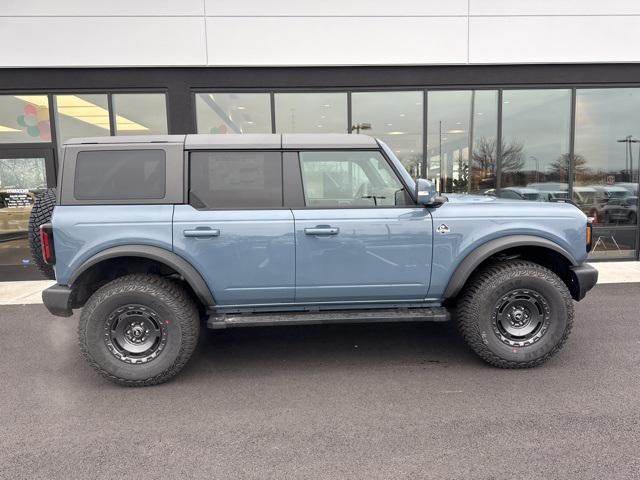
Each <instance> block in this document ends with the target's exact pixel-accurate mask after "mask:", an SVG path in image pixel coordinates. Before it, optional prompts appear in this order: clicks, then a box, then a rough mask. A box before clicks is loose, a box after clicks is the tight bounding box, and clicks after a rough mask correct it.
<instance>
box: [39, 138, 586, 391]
mask: <svg viewBox="0 0 640 480" xmlns="http://www.w3.org/2000/svg"><path fill="white" fill-rule="evenodd" d="M31 239H32V243H33V245H34V251H35V252H34V253H35V257H36V262H37V263H38V264H39V265H40V266H41V267H42V270H43V272H44V273H45V274H47V275H49V276H53V275H55V279H56V280H57V284H55V285H54V286H52V287H50V288H48V289H47V290H45V291H44V292H43V300H44V303H45V305H46V307H47V308H48V309H49V311H50V312H51V313H53V314H54V315H60V316H70V315H72V312H73V309H77V308H82V314H81V316H80V321H79V328H78V334H79V342H80V348H81V350H82V352H83V354H84V356H85V357H86V359H87V360H88V362H89V363H90V364H91V365H92V366H93V367H94V368H95V369H96V370H97V371H98V372H99V373H100V374H102V375H104V376H105V377H106V378H108V379H110V380H112V381H114V382H117V383H120V384H123V385H130V386H136V385H152V384H157V383H161V382H164V381H166V380H167V379H169V378H171V377H172V376H174V375H175V374H176V373H178V372H179V371H180V370H181V369H182V368H183V367H184V365H185V364H186V362H187V361H188V360H189V357H190V356H191V354H192V353H193V350H194V348H195V346H196V343H197V339H198V333H199V330H200V326H201V323H203V324H205V325H206V326H207V327H209V328H229V327H243V326H255V325H291V324H314V323H333V322H394V321H424V320H432V321H445V320H448V319H449V318H450V316H451V318H452V319H454V320H455V322H457V325H458V326H459V330H460V332H461V334H462V336H463V337H464V339H465V340H466V342H467V343H468V344H469V346H470V347H471V348H472V349H473V350H474V351H475V352H476V353H477V354H478V355H479V356H480V357H481V358H482V359H484V360H485V361H486V362H488V363H489V364H491V365H494V366H497V367H504V368H522V367H533V366H536V365H539V364H541V363H543V362H544V361H545V360H547V359H548V358H550V357H551V356H553V355H554V354H555V353H556V352H558V350H560V348H561V347H562V346H563V344H564V343H565V341H566V340H567V336H568V335H569V332H570V331H571V327H572V324H573V319H574V307H573V301H574V300H576V301H578V300H581V299H582V298H583V297H584V296H585V294H586V292H587V291H588V290H590V289H591V288H592V287H593V286H594V285H595V283H596V280H597V271H596V270H595V269H594V268H593V267H591V266H589V265H586V264H584V262H585V259H586V258H587V252H588V251H589V249H590V246H591V225H590V223H589V221H588V219H587V217H586V216H585V215H584V214H583V213H582V212H581V211H580V210H579V209H578V208H576V207H575V206H574V205H572V204H571V203H570V202H544V203H543V202H526V201H522V200H510V199H501V198H496V197H495V196H472V195H448V196H447V197H444V196H440V195H438V193H437V192H436V191H435V189H434V185H433V184H432V183H431V182H429V181H427V180H424V179H419V180H417V181H414V180H413V179H412V178H411V176H410V175H409V174H408V173H407V171H406V170H405V169H404V168H403V166H402V164H401V163H400V161H399V160H398V159H397V158H396V156H395V155H394V154H393V152H392V151H391V150H390V149H389V148H388V147H387V146H386V145H385V144H384V143H383V142H381V141H378V140H375V139H374V138H371V137H368V136H364V135H347V134H344V135H342V134H335V135H311V134H309V135H305V134H283V135H276V134H274V135H168V136H158V137H107V138H85V139H76V140H71V141H68V142H66V144H65V146H64V147H63V155H62V162H61V168H60V172H59V179H58V187H57V189H55V190H50V191H48V192H46V193H45V194H44V195H42V196H41V197H39V198H38V199H37V201H36V205H35V206H34V209H33V212H32V216H31Z"/></svg>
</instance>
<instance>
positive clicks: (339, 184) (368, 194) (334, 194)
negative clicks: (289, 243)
mask: <svg viewBox="0 0 640 480" xmlns="http://www.w3.org/2000/svg"><path fill="white" fill-rule="evenodd" d="M299 157H300V158H299V167H300V177H299V178H301V179H302V186H303V196H304V207H302V208H294V210H293V215H294V218H295V228H296V302H299V303H323V302H327V303H335V302H393V301H422V300H424V298H425V297H426V295H427V289H428V287H429V279H430V268H431V249H432V220H431V215H430V213H429V211H428V210H427V209H426V208H423V207H419V206H417V205H416V204H415V203H414V201H413V200H412V198H411V196H410V195H409V194H408V192H407V190H406V186H405V185H404V184H403V183H402V181H401V180H400V178H399V176H398V175H397V174H396V172H395V171H394V169H393V168H392V167H391V164H390V163H389V162H388V160H387V159H386V158H385V157H384V156H383V155H382V154H381V152H379V151H365V150H343V151H328V150H325V151H301V152H300V153H299Z"/></svg>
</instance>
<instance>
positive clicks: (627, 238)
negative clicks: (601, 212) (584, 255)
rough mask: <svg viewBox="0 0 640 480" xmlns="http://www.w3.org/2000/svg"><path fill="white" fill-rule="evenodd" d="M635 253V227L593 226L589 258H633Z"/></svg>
mask: <svg viewBox="0 0 640 480" xmlns="http://www.w3.org/2000/svg"><path fill="white" fill-rule="evenodd" d="M635 254H636V229H635V228H631V229H629V228H624V229H620V228H594V229H593V247H592V249H591V252H589V258H590V259H607V258H634V257H635Z"/></svg>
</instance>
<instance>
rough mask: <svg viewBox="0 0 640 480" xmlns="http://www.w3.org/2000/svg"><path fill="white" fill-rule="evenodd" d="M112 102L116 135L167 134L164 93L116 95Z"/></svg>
mask: <svg viewBox="0 0 640 480" xmlns="http://www.w3.org/2000/svg"><path fill="white" fill-rule="evenodd" d="M111 102H112V105H113V115H114V117H115V119H114V120H115V121H114V123H115V127H116V131H115V135H164V134H166V133H167V102H166V98H165V94H164V93H115V94H113V96H112V98H111Z"/></svg>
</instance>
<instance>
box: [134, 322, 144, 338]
mask: <svg viewBox="0 0 640 480" xmlns="http://www.w3.org/2000/svg"><path fill="white" fill-rule="evenodd" d="M131 333H133V336H134V337H136V338H140V337H141V336H142V335H143V334H144V329H143V328H142V327H141V326H140V325H136V326H135V327H133V328H132V332H131Z"/></svg>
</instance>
